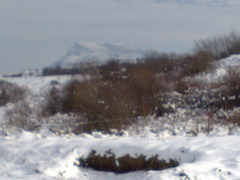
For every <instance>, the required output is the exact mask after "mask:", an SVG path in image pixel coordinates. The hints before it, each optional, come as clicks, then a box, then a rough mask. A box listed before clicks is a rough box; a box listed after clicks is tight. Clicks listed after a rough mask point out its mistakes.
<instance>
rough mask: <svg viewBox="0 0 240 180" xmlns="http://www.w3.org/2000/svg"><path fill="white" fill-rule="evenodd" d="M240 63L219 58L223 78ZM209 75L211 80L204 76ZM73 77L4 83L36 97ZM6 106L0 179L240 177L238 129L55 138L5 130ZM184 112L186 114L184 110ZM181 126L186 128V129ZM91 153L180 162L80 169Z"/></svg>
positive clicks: (0, 115)
mask: <svg viewBox="0 0 240 180" xmlns="http://www.w3.org/2000/svg"><path fill="white" fill-rule="evenodd" d="M239 60H240V55H234V56H231V57H229V58H226V59H224V60H220V61H219V62H218V66H217V67H218V69H217V70H216V73H217V74H219V76H218V77H220V76H223V74H224V73H223V69H224V67H225V68H226V66H229V65H234V64H235V65H239V64H238V62H239ZM233 62H234V63H233ZM215 75H216V74H215ZM202 77H203V76H202ZM205 77H206V79H207V75H206V74H205ZM71 78H72V77H71V76H49V77H22V78H4V79H5V80H7V81H10V82H14V83H17V84H18V85H20V86H23V87H26V88H29V89H30V90H31V91H32V92H33V95H31V94H30V95H29V96H30V97H29V98H31V96H34V95H37V94H41V93H43V92H45V91H46V90H47V89H48V88H49V87H50V86H51V85H50V84H51V81H53V80H57V81H58V82H60V83H62V84H63V83H65V82H66V81H68V80H69V79H71ZM80 78H83V77H80ZM8 106H9V105H7V106H5V107H0V125H1V126H2V127H1V128H0V179H4V180H5V179H6V180H8V179H9V180H10V179H11V180H12V179H36V180H37V179H80V180H95V179H97V180H112V179H115V180H122V179H129V180H135V179H136V180H139V179H144V180H150V179H151V180H159V179H163V180H169V179H171V180H172V179H173V180H175V179H176V180H178V179H179V180H180V179H194V180H200V179H202V180H205V179H211V180H223V179H224V180H225V179H226V180H228V179H229V180H230V179H231V180H233V179H240V129H239V128H235V129H234V130H233V132H232V133H231V134H232V135H228V134H229V132H228V129H227V128H222V127H215V128H214V130H213V131H212V132H211V133H210V134H203V133H199V134H198V135H197V136H191V135H189V134H187V133H186V132H187V131H189V130H191V128H192V127H188V126H187V125H184V124H178V123H176V126H178V127H179V131H178V132H176V135H175V136H173V135H171V133H168V132H166V131H162V132H161V133H160V134H159V133H154V132H152V131H151V130H150V128H148V127H145V128H144V129H142V130H144V132H143V133H142V134H137V133H129V132H124V133H123V135H122V136H118V135H114V134H113V135H109V134H108V135H106V134H103V133H101V132H93V133H92V134H80V135H59V136H57V135H56V134H53V133H52V132H51V131H50V130H49V129H48V128H47V127H46V126H45V125H43V126H42V128H41V129H40V130H39V131H35V132H28V131H24V130H20V129H18V130H11V129H6V128H5V127H4V120H5V119H4V112H5V111H6V109H7V107H8ZM182 113H183V114H184V110H182ZM189 122H191V119H190V120H189ZM183 126H185V127H184V128H182V127H183ZM6 132H7V133H6ZM91 150H96V151H97V153H99V154H103V153H104V152H106V151H108V150H111V151H112V152H113V153H114V154H115V155H116V156H117V157H121V156H123V155H126V154H129V155H131V156H137V155H140V154H143V155H146V156H147V157H151V156H153V155H158V156H159V159H164V160H166V161H168V160H169V159H174V160H177V161H178V162H179V163H180V165H179V166H178V167H174V168H170V169H166V170H162V171H137V172H130V173H125V174H114V173H110V172H100V171H95V170H92V169H87V168H79V167H77V166H76V165H75V164H76V163H77V158H79V157H82V156H83V157H86V156H87V155H88V154H89V153H90V152H91Z"/></svg>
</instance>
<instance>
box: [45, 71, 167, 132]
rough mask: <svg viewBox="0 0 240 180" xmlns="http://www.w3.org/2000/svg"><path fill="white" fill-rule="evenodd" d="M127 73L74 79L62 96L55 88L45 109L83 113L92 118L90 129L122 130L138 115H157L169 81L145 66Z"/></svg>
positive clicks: (89, 122) (52, 111)
mask: <svg viewBox="0 0 240 180" xmlns="http://www.w3.org/2000/svg"><path fill="white" fill-rule="evenodd" d="M111 72H112V71H109V73H111ZM127 73H128V74H127V78H121V77H120V78H119V79H118V80H116V81H113V80H111V81H106V80H105V79H102V78H99V77H96V78H92V79H90V80H85V81H77V80H72V81H71V82H69V83H68V84H67V85H66V86H65V87H64V88H63V94H62V95H61V96H62V97H60V96H59V94H58V91H56V89H52V90H51V91H50V95H49V96H48V102H47V105H46V107H47V108H45V110H44V111H45V112H50V114H55V113H56V112H59V111H61V112H63V113H72V112H73V113H76V114H80V115H83V116H85V117H87V118H88V120H89V121H88V125H86V129H88V131H89V130H90V131H91V130H94V129H97V130H104V131H108V130H109V128H110V127H115V128H118V129H121V128H122V127H123V126H125V125H127V124H130V123H132V121H134V119H136V118H137V117H138V116H147V115H149V114H153V113H154V111H155V110H156V106H158V105H159V101H158V100H157V96H158V95H159V93H161V92H163V91H164V90H165V88H166V84H164V83H161V82H162V80H161V79H159V78H158V77H157V76H156V74H155V73H154V72H152V71H151V70H150V69H149V68H146V67H144V66H136V67H134V68H133V67H132V68H130V69H129V70H127Z"/></svg>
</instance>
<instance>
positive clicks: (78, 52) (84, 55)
mask: <svg viewBox="0 0 240 180" xmlns="http://www.w3.org/2000/svg"><path fill="white" fill-rule="evenodd" d="M143 55H144V51H143V50H141V49H135V48H130V47H126V46H124V45H118V44H107V43H89V42H76V43H74V45H73V46H72V47H71V48H70V49H69V50H68V52H67V54H66V55H65V56H64V57H62V58H61V59H59V60H58V61H56V62H55V63H54V64H53V65H63V66H64V65H72V64H75V63H84V62H86V63H88V62H105V61H107V60H109V59H119V60H136V59H137V58H141V57H142V56H143Z"/></svg>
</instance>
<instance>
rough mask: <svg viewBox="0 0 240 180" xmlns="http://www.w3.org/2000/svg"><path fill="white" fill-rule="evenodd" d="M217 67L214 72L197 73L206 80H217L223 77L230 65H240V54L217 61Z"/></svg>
mask: <svg viewBox="0 0 240 180" xmlns="http://www.w3.org/2000/svg"><path fill="white" fill-rule="evenodd" d="M215 65H216V68H215V69H214V70H213V71H212V72H208V73H204V74H201V75H197V77H196V78H197V79H199V80H202V81H205V82H216V81H220V80H222V79H223V77H224V76H225V75H226V73H227V69H228V68H229V67H240V54H237V55H231V56H229V57H227V58H224V59H221V60H219V61H216V62H215Z"/></svg>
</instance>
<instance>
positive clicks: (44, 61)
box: [0, 0, 240, 74]
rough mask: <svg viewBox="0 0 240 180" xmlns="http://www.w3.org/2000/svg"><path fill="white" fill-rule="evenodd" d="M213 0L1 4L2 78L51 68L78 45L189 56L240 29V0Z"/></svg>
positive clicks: (3, 0) (6, 0) (21, 0)
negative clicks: (201, 43)
mask: <svg viewBox="0 0 240 180" xmlns="http://www.w3.org/2000/svg"><path fill="white" fill-rule="evenodd" d="M175 1H176V2H175ZM189 2H192V3H189ZM209 2H211V0H208V1H206V0H189V1H185V0H0V42H1V43H0V74H2V73H14V72H20V71H23V70H27V69H33V68H42V67H44V66H48V65H50V64H52V63H53V62H55V61H56V60H58V59H59V58H61V57H62V56H64V55H65V54H66V52H67V50H68V49H69V48H70V47H71V46H72V45H73V44H74V42H76V41H90V42H103V43H114V44H116V43H117V44H118V43H120V44H125V45H127V46H132V47H136V48H141V49H144V50H156V51H159V52H163V51H164V52H165V51H166V52H169V51H175V52H186V51H190V50H191V48H192V47H193V43H194V41H195V40H199V39H200V38H207V37H212V36H214V35H221V34H223V33H229V32H230V31H232V30H236V31H239V30H240V20H239V17H240V11H239V10H240V2H239V0H238V1H237V0H224V1H223V0H217V1H216V0H214V1H212V2H215V4H212V5H211V4H208V3H209ZM216 2H218V4H216ZM221 3H222V4H221ZM226 4H227V5H226Z"/></svg>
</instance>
